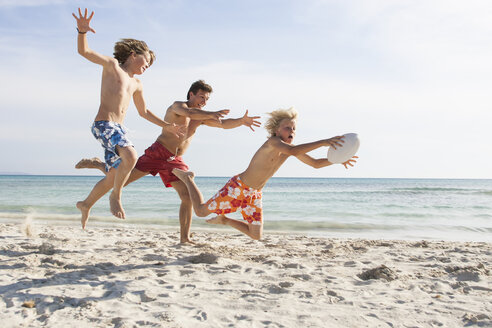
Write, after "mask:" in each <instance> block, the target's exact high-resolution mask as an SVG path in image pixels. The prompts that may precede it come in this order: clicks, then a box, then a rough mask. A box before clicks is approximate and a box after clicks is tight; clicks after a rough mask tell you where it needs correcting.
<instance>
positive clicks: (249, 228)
mask: <svg viewBox="0 0 492 328" xmlns="http://www.w3.org/2000/svg"><path fill="white" fill-rule="evenodd" d="M206 222H207V223H210V224H222V225H228V226H230V227H233V228H234V229H236V230H239V231H241V232H242V233H244V234H246V235H248V236H249V237H251V238H252V239H254V240H260V239H261V236H262V235H263V222H261V224H252V223H246V222H243V221H238V220H234V219H231V218H228V217H227V216H225V215H218V216H216V217H214V218H211V219H208V220H206Z"/></svg>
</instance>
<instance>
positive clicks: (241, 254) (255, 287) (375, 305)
mask: <svg viewBox="0 0 492 328" xmlns="http://www.w3.org/2000/svg"><path fill="white" fill-rule="evenodd" d="M29 235H30V236H29ZM178 236H179V235H178V233H177V231H176V229H175V228H170V230H165V229H158V228H155V229H152V228H149V227H134V226H133V227H131V226H124V225H115V226H111V227H90V228H89V229H88V231H87V232H84V231H82V230H81V229H80V228H79V227H78V225H75V224H74V226H67V225H51V226H49V225H42V224H39V225H36V226H32V225H28V226H27V227H26V226H25V225H24V226H21V225H19V224H13V223H8V224H7V223H2V224H0V269H1V271H0V272H1V275H0V295H1V296H0V319H1V322H2V324H1V326H2V327H464V326H472V327H473V326H476V327H490V326H492V314H491V313H492V276H491V271H490V269H491V264H492V244H491V243H483V242H481V243H471V242H466V243H463V242H441V241H432V242H431V241H396V240H395V241H389V240H360V239H353V240H351V239H324V238H312V237H306V236H302V235H293V234H290V235H287V234H278V233H277V234H276V233H271V232H269V231H266V232H265V237H264V239H263V240H261V241H253V240H250V239H249V238H247V237H245V236H243V235H240V234H238V233H235V231H233V230H231V229H220V230H217V231H208V230H195V233H194V240H195V241H196V242H197V244H196V245H180V244H179V239H178Z"/></svg>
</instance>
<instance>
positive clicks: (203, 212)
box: [173, 169, 212, 217]
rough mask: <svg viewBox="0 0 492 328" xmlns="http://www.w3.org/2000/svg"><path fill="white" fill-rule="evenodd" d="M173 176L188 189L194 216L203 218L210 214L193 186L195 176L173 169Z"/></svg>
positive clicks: (197, 190) (198, 190) (201, 196)
mask: <svg viewBox="0 0 492 328" xmlns="http://www.w3.org/2000/svg"><path fill="white" fill-rule="evenodd" d="M173 174H174V175H175V176H177V177H178V178H179V179H180V180H181V181H183V183H184V184H185V185H186V187H187V188H188V192H189V193H190V198H191V203H192V204H193V209H194V210H195V214H196V215H197V216H200V217H204V216H207V215H209V214H210V213H212V212H210V211H209V210H208V208H207V205H206V203H205V202H204V201H203V195H202V193H201V192H200V189H198V187H197V185H196V184H195V180H194V177H195V174H194V173H193V172H187V171H183V170H180V169H173Z"/></svg>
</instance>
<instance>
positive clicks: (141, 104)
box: [133, 80, 186, 138]
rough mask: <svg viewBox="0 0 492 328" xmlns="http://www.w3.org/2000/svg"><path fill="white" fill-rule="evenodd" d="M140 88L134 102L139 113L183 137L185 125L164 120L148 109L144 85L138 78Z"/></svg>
mask: <svg viewBox="0 0 492 328" xmlns="http://www.w3.org/2000/svg"><path fill="white" fill-rule="evenodd" d="M137 83H138V89H137V91H135V93H134V94H133V102H134V103H135V107H136V108H137V111H138V114H139V115H140V116H141V117H143V118H145V119H146V120H147V121H149V122H152V123H154V124H156V125H159V126H160V127H162V128H164V129H166V130H167V131H168V132H170V133H172V134H174V135H175V136H176V137H178V138H179V137H182V136H184V135H185V133H186V128H185V127H184V126H183V125H177V124H175V123H168V122H166V121H164V120H161V119H160V118H159V117H157V116H156V115H155V114H154V113H152V112H151V111H150V110H148V109H147V107H146V106H145V100H144V97H143V87H142V83H141V82H140V81H138V80H137Z"/></svg>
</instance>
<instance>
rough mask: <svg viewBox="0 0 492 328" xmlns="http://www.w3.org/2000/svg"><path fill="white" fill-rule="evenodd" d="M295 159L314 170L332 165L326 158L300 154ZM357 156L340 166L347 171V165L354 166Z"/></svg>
mask: <svg viewBox="0 0 492 328" xmlns="http://www.w3.org/2000/svg"><path fill="white" fill-rule="evenodd" d="M296 157H297V159H299V160H300V161H301V162H303V163H305V164H307V165H309V166H311V167H314V168H315V169H319V168H322V167H326V166H330V165H332V164H333V163H332V162H330V161H329V160H328V159H326V158H313V157H311V156H309V155H308V154H300V155H297V156H296ZM357 158H359V157H357V156H354V157H352V158H351V159H349V160H348V161H346V162H345V163H342V165H343V166H344V167H345V168H346V169H348V167H347V165H350V166H352V167H353V166H354V164H355V163H356V162H357V160H356V159H357Z"/></svg>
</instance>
